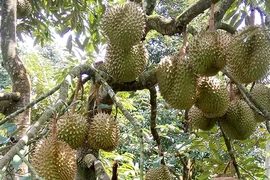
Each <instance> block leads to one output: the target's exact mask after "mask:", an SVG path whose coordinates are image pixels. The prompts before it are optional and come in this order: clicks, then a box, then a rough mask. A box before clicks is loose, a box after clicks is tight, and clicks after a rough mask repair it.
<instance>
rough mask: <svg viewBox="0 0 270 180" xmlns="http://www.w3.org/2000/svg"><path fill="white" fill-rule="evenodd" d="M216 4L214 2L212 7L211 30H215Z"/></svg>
mask: <svg viewBox="0 0 270 180" xmlns="http://www.w3.org/2000/svg"><path fill="white" fill-rule="evenodd" d="M214 17H215V4H214V3H212V4H211V7H210V19H209V31H214V22H215V18H214Z"/></svg>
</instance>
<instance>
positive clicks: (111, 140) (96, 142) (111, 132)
mask: <svg viewBox="0 0 270 180" xmlns="http://www.w3.org/2000/svg"><path fill="white" fill-rule="evenodd" d="M119 134H120V130H119V124H118V122H117V121H116V120H114V119H113V118H111V116H110V115H109V114H107V113H98V114H96V115H95V116H94V118H93V120H92V122H91V125H90V131H89V135H88V144H89V146H90V147H91V148H94V149H103V150H104V151H113V150H114V149H115V148H117V146H118V144H119Z"/></svg>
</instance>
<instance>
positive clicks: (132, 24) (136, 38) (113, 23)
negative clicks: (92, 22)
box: [101, 2, 146, 49]
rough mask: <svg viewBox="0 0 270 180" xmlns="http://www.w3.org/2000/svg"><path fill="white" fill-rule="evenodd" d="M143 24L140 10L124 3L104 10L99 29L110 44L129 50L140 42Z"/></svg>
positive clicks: (133, 5)
mask: <svg viewBox="0 0 270 180" xmlns="http://www.w3.org/2000/svg"><path fill="white" fill-rule="evenodd" d="M145 24H146V18H145V15H144V13H143V10H142V8H141V7H140V6H139V5H137V4H136V3H134V2H126V3H124V4H120V5H116V6H113V7H110V8H108V9H107V10H106V12H105V13H104V16H103V18H102V22H101V28H102V30H103V32H104V35H106V36H107V37H108V39H109V40H110V42H111V43H113V44H115V45H116V46H119V47H121V48H122V49H130V48H131V47H132V46H134V45H135V44H138V43H139V42H140V40H141V38H142V37H143V34H144V28H145Z"/></svg>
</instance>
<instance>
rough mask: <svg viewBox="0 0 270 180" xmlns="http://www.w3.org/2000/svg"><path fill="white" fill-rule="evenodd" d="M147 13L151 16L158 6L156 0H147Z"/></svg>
mask: <svg viewBox="0 0 270 180" xmlns="http://www.w3.org/2000/svg"><path fill="white" fill-rule="evenodd" d="M145 4H146V6H145V12H146V14H147V15H151V14H152V13H153V11H154V9H155V6H156V0H146V1H145Z"/></svg>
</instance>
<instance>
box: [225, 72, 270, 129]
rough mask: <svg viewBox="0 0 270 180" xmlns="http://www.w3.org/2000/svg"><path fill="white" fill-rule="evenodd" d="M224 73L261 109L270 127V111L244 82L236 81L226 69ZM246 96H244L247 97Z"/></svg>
mask: <svg viewBox="0 0 270 180" xmlns="http://www.w3.org/2000/svg"><path fill="white" fill-rule="evenodd" d="M223 73H224V74H225V75H226V76H227V77H228V78H230V79H231V81H232V82H234V83H235V84H236V86H237V88H238V89H240V92H241V93H242V94H244V95H245V96H246V97H247V98H248V100H249V101H250V102H251V103H252V104H253V105H254V106H255V107H256V108H257V109H258V110H260V111H261V113H262V115H263V117H264V118H265V119H266V125H267V127H269V126H268V125H269V124H268V123H269V121H270V113H269V112H268V111H267V110H266V109H265V108H264V107H263V106H262V105H260V104H259V103H258V101H257V100H256V99H255V98H254V97H253V96H252V95H251V94H250V92H249V91H248V90H247V89H246V88H245V87H244V86H243V85H242V84H240V83H238V82H236V81H235V80H234V79H233V77H232V76H231V75H230V74H229V72H228V71H226V70H225V71H224V72H223ZM245 96H244V97H245ZM267 130H268V131H269V133H270V130H269V129H268V128H267Z"/></svg>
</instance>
